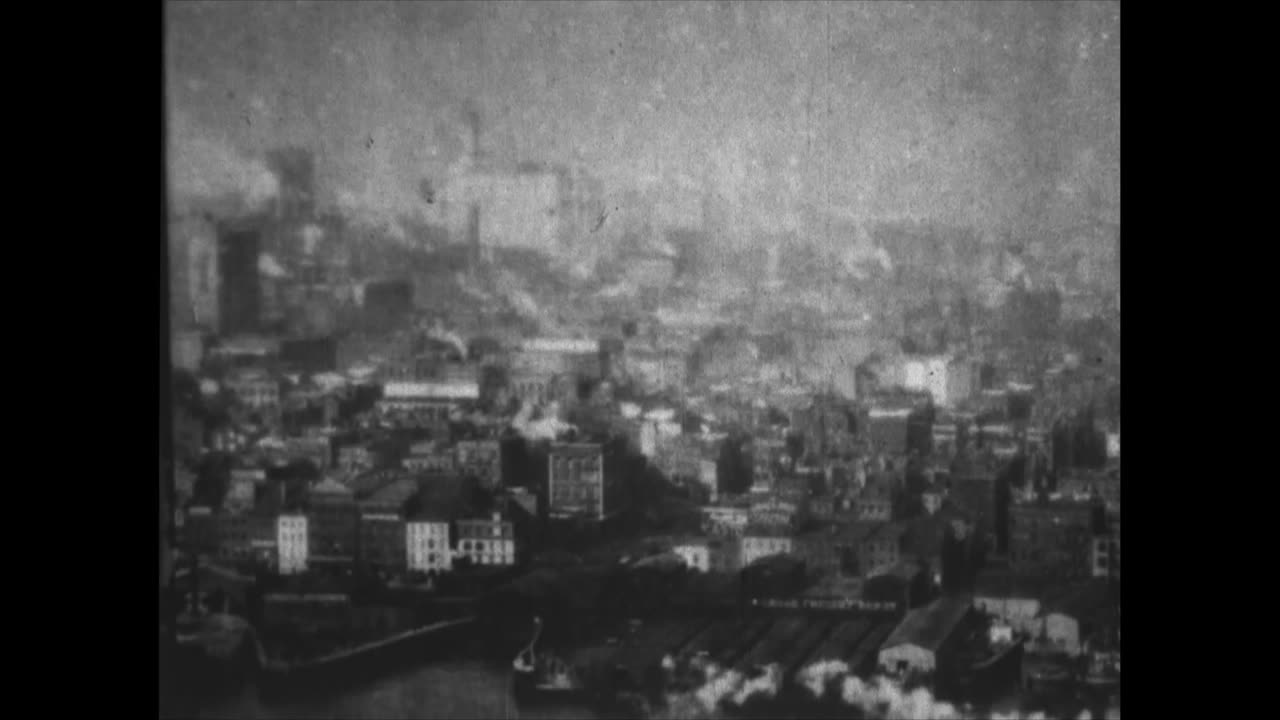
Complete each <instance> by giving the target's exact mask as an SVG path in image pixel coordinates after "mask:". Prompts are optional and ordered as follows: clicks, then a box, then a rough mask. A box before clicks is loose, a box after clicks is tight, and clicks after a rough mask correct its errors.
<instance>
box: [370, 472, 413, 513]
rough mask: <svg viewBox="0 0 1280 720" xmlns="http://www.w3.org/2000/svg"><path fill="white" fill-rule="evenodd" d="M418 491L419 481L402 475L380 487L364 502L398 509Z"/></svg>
mask: <svg viewBox="0 0 1280 720" xmlns="http://www.w3.org/2000/svg"><path fill="white" fill-rule="evenodd" d="M416 492H418V481H417V480H416V479H415V478H411V477H401V478H399V479H397V480H394V481H392V482H390V483H388V484H386V485H384V486H382V487H380V488H378V489H377V490H376V491H374V492H373V493H371V494H370V495H369V496H368V497H367V498H365V500H364V503H365V504H366V505H377V506H380V507H388V508H396V509H397V510H398V509H400V508H402V507H403V506H404V504H405V502H406V501H407V500H408V499H409V498H411V497H413V495H414V493H416Z"/></svg>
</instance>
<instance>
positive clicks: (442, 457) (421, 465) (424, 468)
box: [403, 448, 457, 474]
mask: <svg viewBox="0 0 1280 720" xmlns="http://www.w3.org/2000/svg"><path fill="white" fill-rule="evenodd" d="M403 465H404V469H405V470H407V471H409V472H412V473H444V474H448V473H452V472H454V471H455V470H456V469H457V459H456V456H455V455H454V452H453V450H452V449H450V448H433V449H432V450H430V451H428V452H411V453H410V454H409V456H408V457H406V458H405V459H404V460H403Z"/></svg>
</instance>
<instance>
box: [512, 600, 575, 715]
mask: <svg viewBox="0 0 1280 720" xmlns="http://www.w3.org/2000/svg"><path fill="white" fill-rule="evenodd" d="M533 627H534V629H533V638H532V639H531V640H530V641H529V644H528V645H526V646H525V648H524V649H523V650H521V651H520V653H519V654H517V655H516V657H515V660H513V661H512V663H511V665H512V671H513V685H514V691H515V696H516V700H517V701H518V702H522V703H543V702H547V703H567V702H580V701H582V700H585V699H586V697H587V693H586V688H585V686H584V685H583V683H582V681H581V679H580V678H579V677H578V674H577V673H576V672H574V670H573V668H572V666H570V665H569V663H567V662H565V661H564V660H563V659H562V658H560V657H558V656H556V655H555V654H553V653H547V652H544V653H542V654H539V653H538V652H537V643H538V638H539V637H540V636H541V635H542V627H543V625H542V618H539V617H535V618H534V619H533Z"/></svg>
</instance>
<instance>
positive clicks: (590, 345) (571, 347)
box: [521, 338, 600, 355]
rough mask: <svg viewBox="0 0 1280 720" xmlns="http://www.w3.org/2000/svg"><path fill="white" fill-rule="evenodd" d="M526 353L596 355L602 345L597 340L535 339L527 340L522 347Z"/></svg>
mask: <svg viewBox="0 0 1280 720" xmlns="http://www.w3.org/2000/svg"><path fill="white" fill-rule="evenodd" d="M521 349H522V350H523V351H525V352H538V353H565V354H583V355H585V354H594V353H597V352H599V351H600V343H599V342H598V341H596V340H580V339H571V338H533V339H530V340H525V341H524V343H522V345H521Z"/></svg>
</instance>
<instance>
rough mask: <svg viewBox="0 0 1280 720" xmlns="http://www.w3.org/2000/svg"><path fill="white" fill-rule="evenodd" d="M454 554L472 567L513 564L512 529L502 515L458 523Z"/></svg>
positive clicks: (513, 530) (513, 537)
mask: <svg viewBox="0 0 1280 720" xmlns="http://www.w3.org/2000/svg"><path fill="white" fill-rule="evenodd" d="M457 527H458V547H457V555H458V556H460V557H466V558H470V560H471V562H472V564H474V565H515V564H516V538H515V528H514V526H513V525H512V523H511V522H510V521H509V520H505V519H504V518H503V517H502V514H501V513H497V512H495V513H493V515H492V516H491V517H488V518H468V519H464V520H458V521H457Z"/></svg>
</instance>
